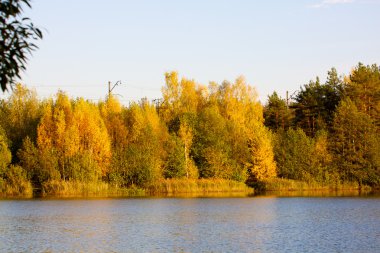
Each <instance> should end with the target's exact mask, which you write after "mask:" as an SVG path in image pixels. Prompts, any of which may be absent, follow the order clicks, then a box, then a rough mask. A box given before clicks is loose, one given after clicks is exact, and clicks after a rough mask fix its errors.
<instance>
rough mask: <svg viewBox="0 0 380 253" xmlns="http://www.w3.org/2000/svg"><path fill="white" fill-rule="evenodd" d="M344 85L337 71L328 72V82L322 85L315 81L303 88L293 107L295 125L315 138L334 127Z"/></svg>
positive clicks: (317, 79) (317, 80)
mask: <svg viewBox="0 0 380 253" xmlns="http://www.w3.org/2000/svg"><path fill="white" fill-rule="evenodd" d="M342 91H343V84H342V81H341V79H340V78H339V77H338V75H337V72H336V69H335V68H332V69H331V70H330V71H329V72H328V76H327V81H326V83H325V84H321V83H320V81H319V78H318V77H317V78H316V80H315V81H310V82H309V84H306V85H304V87H301V91H299V92H298V94H297V96H296V98H295V100H296V103H295V104H294V105H292V107H293V108H295V119H294V120H295V124H296V126H297V127H301V128H302V129H303V130H304V131H305V132H306V134H307V135H309V136H315V134H316V133H317V131H318V130H322V129H328V128H330V127H331V125H332V120H333V117H334V111H335V109H336V107H337V106H338V103H339V101H340V99H341V97H342Z"/></svg>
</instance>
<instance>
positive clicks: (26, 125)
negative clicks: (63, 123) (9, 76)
mask: <svg viewBox="0 0 380 253" xmlns="http://www.w3.org/2000/svg"><path fill="white" fill-rule="evenodd" d="M0 117H1V119H2V120H1V121H0V125H1V126H2V128H3V129H4V130H5V131H6V135H7V137H8V138H9V140H10V143H11V145H10V150H11V152H12V156H13V159H14V160H15V161H17V155H16V154H17V150H18V149H19V148H21V146H22V142H23V139H24V138H25V137H27V136H29V137H30V138H31V139H33V140H35V139H36V136H37V131H36V129H37V125H38V122H39V120H40V117H41V116H40V108H39V101H38V99H37V94H36V92H35V91H31V90H29V89H27V88H26V87H25V86H22V85H21V84H17V85H16V86H15V87H14V90H13V93H12V94H11V95H10V96H9V98H8V99H7V100H6V101H4V100H3V101H2V102H1V105H0Z"/></svg>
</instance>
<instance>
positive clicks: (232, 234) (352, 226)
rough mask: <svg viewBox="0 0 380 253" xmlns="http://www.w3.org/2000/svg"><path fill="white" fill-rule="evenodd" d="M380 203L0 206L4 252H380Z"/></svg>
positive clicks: (262, 200)
mask: <svg viewBox="0 0 380 253" xmlns="http://www.w3.org/2000/svg"><path fill="white" fill-rule="evenodd" d="M379 238H380V199H379V198H363V197H360V198H359V197H345V198H335V197H331V198H298V197H295V198H277V197H258V198H257V197H255V198H136V199H97V200H84V199H78V200H3V201H0V251H1V252H202V251H203V252H205V251H206V252H380V240H379Z"/></svg>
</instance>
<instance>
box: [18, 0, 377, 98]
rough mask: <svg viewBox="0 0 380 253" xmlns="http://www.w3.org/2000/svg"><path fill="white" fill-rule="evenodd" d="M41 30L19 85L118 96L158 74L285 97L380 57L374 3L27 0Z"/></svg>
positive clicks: (138, 93)
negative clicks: (238, 82) (243, 82)
mask: <svg viewBox="0 0 380 253" xmlns="http://www.w3.org/2000/svg"><path fill="white" fill-rule="evenodd" d="M32 6H33V8H32V10H28V11H27V12H26V15H27V16H29V17H31V18H32V20H33V22H34V23H35V24H36V25H38V26H40V27H41V28H43V30H44V31H45V32H44V39H43V40H42V41H40V42H38V45H39V47H40V48H39V50H38V51H36V52H35V53H34V54H33V57H31V59H30V61H29V63H28V65H27V71H26V72H25V73H24V74H23V76H22V82H23V83H25V84H26V85H27V86H28V87H31V88H35V89H36V91H37V93H38V94H39V95H40V97H48V96H51V95H52V94H55V93H56V92H57V90H58V89H61V90H64V91H67V92H68V94H69V95H70V96H73V97H77V96H81V97H84V98H87V99H94V100H98V99H104V97H105V95H106V93H107V82H108V81H112V82H116V81H118V80H121V81H122V85H120V86H118V87H116V88H115V90H114V92H115V93H117V94H119V95H120V100H121V101H122V102H123V103H128V101H130V100H138V99H140V98H141V97H145V96H146V97H147V98H148V99H153V98H157V97H160V96H161V87H162V86H163V85H164V73H165V72H166V71H171V70H176V71H178V72H179V74H180V75H181V76H185V77H187V78H191V79H194V80H196V81H197V82H199V83H202V84H208V82H209V81H216V82H219V83H220V82H222V81H223V80H230V81H233V80H234V79H235V78H236V77H238V76H239V75H243V76H245V77H246V79H247V82H248V83H250V84H251V85H252V86H255V87H256V89H257V90H258V93H259V97H260V99H261V100H262V101H263V102H265V100H266V97H267V95H268V94H271V93H272V92H273V91H278V93H279V94H280V95H281V96H283V97H284V96H285V92H286V90H289V91H290V92H293V91H295V90H297V89H299V87H300V86H301V85H303V84H305V83H307V82H308V81H309V80H310V79H314V78H315V76H317V75H318V76H320V77H321V80H325V76H326V73H327V71H328V70H329V69H330V68H331V67H333V66H334V67H336V68H337V70H338V72H339V73H345V74H347V73H348V72H349V71H350V69H351V68H352V67H353V66H355V65H356V64H357V63H358V62H359V61H361V62H363V63H365V64H372V63H377V64H379V63H380V33H379V27H380V0H310V1H304V0H278V1H275V0H268V1H258V0H257V1H255V0H191V1H190V0H188V1H185V0H160V1H157V0H139V1H137V0H135V1H129V0H109V1H104V0H103V1H100V0H80V1H78V0H34V1H33V2H32Z"/></svg>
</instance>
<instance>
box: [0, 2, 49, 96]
mask: <svg viewBox="0 0 380 253" xmlns="http://www.w3.org/2000/svg"><path fill="white" fill-rule="evenodd" d="M24 5H26V6H27V7H29V8H31V5H30V0H2V1H1V2H0V34H1V40H0V85H1V89H2V90H3V91H5V90H6V89H7V88H8V85H13V84H14V81H15V79H16V78H20V70H25V69H26V68H25V64H26V62H27V60H28V54H31V52H32V51H33V50H35V49H37V48H38V47H37V46H36V44H34V43H33V41H35V40H38V39H42V33H41V31H40V30H39V29H38V28H37V27H35V26H34V24H33V23H32V22H31V21H30V19H29V18H25V17H22V15H21V14H22V12H23V7H24Z"/></svg>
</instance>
